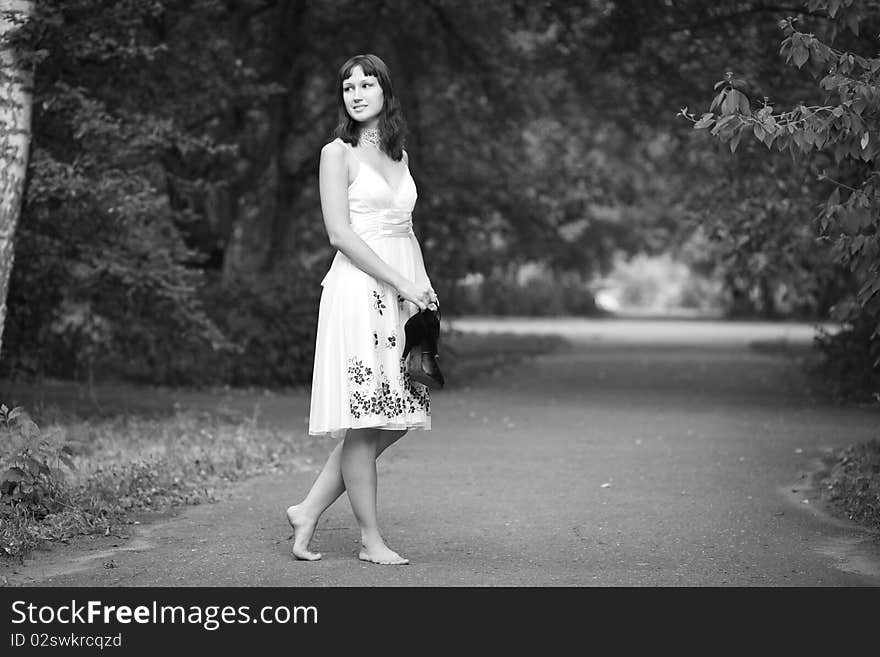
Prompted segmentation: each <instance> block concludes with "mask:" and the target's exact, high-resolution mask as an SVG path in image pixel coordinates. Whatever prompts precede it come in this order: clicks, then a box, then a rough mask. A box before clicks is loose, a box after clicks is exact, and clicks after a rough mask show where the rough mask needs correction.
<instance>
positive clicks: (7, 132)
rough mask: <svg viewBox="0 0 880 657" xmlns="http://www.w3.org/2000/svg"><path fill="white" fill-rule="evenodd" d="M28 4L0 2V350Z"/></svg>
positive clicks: (16, 195) (26, 111)
mask: <svg viewBox="0 0 880 657" xmlns="http://www.w3.org/2000/svg"><path fill="white" fill-rule="evenodd" d="M34 9H35V7H34V2H33V0H2V1H0V349H2V344H3V327H4V325H5V322H6V297H7V293H8V290H9V278H10V274H11V272H12V264H13V259H14V250H13V249H14V243H15V240H14V238H15V229H16V226H17V224H18V218H19V214H20V213H21V206H22V200H23V199H24V186H25V173H26V171H27V164H28V150H29V147H30V140H31V103H32V93H33V70H34V54H33V53H32V52H31V51H30V50H29V48H28V45H29V39H28V34H29V31H28V28H29V24H30V22H31V20H32V19H33V16H34Z"/></svg>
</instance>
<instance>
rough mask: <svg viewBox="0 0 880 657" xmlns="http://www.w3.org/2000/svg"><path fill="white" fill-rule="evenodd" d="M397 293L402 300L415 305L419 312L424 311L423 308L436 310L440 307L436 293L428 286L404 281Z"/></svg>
mask: <svg viewBox="0 0 880 657" xmlns="http://www.w3.org/2000/svg"><path fill="white" fill-rule="evenodd" d="M397 291H398V292H399V293H400V296H402V297H403V298H404V299H406V300H407V301H409V302H411V303H414V304H415V305H417V306H418V307H419V310H424V309H425V308H430V309H431V310H437V308H438V307H439V306H440V300H439V299H438V298H437V293H436V292H434V290H433V289H432V288H431V286H430V285H422V284H417V283H413V282H412V281H406V282H405V283H404V284H403V285H401V286H400V287H398V288H397Z"/></svg>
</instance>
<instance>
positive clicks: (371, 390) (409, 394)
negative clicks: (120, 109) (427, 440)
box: [348, 359, 431, 419]
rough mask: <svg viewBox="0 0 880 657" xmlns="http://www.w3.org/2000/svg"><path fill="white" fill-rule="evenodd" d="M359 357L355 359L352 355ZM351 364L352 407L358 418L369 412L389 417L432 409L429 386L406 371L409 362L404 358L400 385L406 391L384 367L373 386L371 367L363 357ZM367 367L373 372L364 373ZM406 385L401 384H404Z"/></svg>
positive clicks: (350, 406) (350, 407)
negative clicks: (395, 384)
mask: <svg viewBox="0 0 880 657" xmlns="http://www.w3.org/2000/svg"><path fill="white" fill-rule="evenodd" d="M352 360H355V359H352ZM355 362H356V363H357V364H356V365H350V366H349V368H348V372H349V381H351V382H353V383H354V384H355V386H351V387H350V388H349V391H350V392H349V409H350V411H351V414H352V416H354V417H356V418H361V417H364V416H365V415H381V416H384V417H385V418H387V419H391V418H395V417H399V416H401V415H412V414H415V413H419V412H421V411H424V412H425V413H426V414H428V415H430V413H431V400H430V395H429V393H428V387H427V386H425V385H422V384H421V383H414V382H413V381H411V380H410V377H409V374H408V373H407V372H406V364H405V362H404V361H403V359H401V360H400V372H399V375H398V377H397V383H398V389H401V390H402V391H403V394H401V393H400V392H398V391H397V389H393V388H392V387H391V383H390V381H389V380H388V377H387V376H386V375H385V372H384V371H380V372H379V375H378V376H377V377H375V383H374V385H372V386H370V385H369V383H370V379H371V374H372V372H371V370H370V368H368V367H366V368H365V367H364V366H363V363H362V362H360V361H355ZM364 370H366V371H367V372H369V373H370V374H368V375H366V376H365V375H364ZM401 383H402V384H403V385H400V384H401Z"/></svg>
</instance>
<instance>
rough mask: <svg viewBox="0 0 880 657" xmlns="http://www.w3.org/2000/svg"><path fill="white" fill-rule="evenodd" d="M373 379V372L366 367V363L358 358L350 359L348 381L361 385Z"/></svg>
mask: <svg viewBox="0 0 880 657" xmlns="http://www.w3.org/2000/svg"><path fill="white" fill-rule="evenodd" d="M372 378H373V370H372V369H370V368H369V367H367V366H366V365H364V362H363V361H362V360H360V359H358V358H349V359H348V380H349V381H354V382H355V383H356V384H358V385H361V384H364V383H367V382H369V381H370V379H372Z"/></svg>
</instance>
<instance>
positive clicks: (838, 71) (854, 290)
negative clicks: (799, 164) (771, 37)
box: [682, 0, 880, 390]
mask: <svg viewBox="0 0 880 657" xmlns="http://www.w3.org/2000/svg"><path fill="white" fill-rule="evenodd" d="M807 8H808V10H809V11H810V12H824V13H826V14H827V15H828V17H829V18H830V19H832V20H831V27H830V29H826V30H825V33H826V34H824V35H817V34H814V33H806V32H802V31H800V29H799V28H798V25H799V23H800V21H799V20H798V19H797V18H794V17H792V18H788V19H785V20H783V21H781V23H780V28H781V29H782V31H783V34H784V37H785V38H784V40H783V41H782V45H781V48H780V53H781V54H782V55H784V56H785V58H786V62H787V63H791V64H793V65H794V66H796V67H797V68H798V69H801V68H804V67H806V69H807V70H808V71H809V72H810V73H811V74H812V75H813V77H814V79H816V80H817V88H816V89H815V93H814V94H811V95H813V96H819V99H818V100H817V102H800V103H797V104H795V105H794V106H793V107H789V108H787V109H778V108H777V106H775V105H774V103H773V101H771V99H770V98H768V97H764V99H763V100H762V101H760V102H759V103H755V102H754V100H753V99H751V98H750V95H749V83H748V82H746V81H745V80H744V79H742V78H737V77H735V76H734V74H733V73H732V72H728V73H727V74H726V75H725V78H724V79H723V80H721V81H719V82H718V83H717V84H716V91H717V94H716V95H715V97H714V99H713V100H712V103H711V105H710V107H709V111H708V112H706V113H704V114H703V115H702V116H701V117H700V118H699V119H697V118H696V117H695V116H694V115H693V114H691V113H690V112H688V110H687V108H685V109H684V110H683V112H682V114H683V115H685V116H686V117H688V118H690V119H692V120H693V121H695V123H694V127H695V128H696V129H698V130H707V131H709V133H710V134H711V135H712V136H714V137H715V138H717V139H718V140H720V141H722V142H725V143H727V144H728V145H729V148H730V151H731V152H735V151H736V149H737V147H738V145H739V144H740V141H741V140H742V138H743V136H747V137H752V138H754V139H756V140H758V141H759V142H761V143H762V144H764V146H765V147H766V148H767V149H768V150H776V151H778V152H787V153H788V154H790V155H791V156H792V158H795V159H805V158H812V157H814V156H815V161H816V162H818V163H821V166H822V169H821V171H820V172H819V174H818V175H817V176H816V179H817V180H818V181H819V183H820V185H821V186H822V188H823V190H824V192H825V195H826V196H825V199H824V202H823V203H822V204H821V206H820V207H819V209H818V212H815V213H814V219H813V221H814V225H815V228H816V231H817V234H818V239H819V241H820V242H821V243H822V244H824V245H825V246H826V248H828V249H829V251H828V253H829V256H830V257H831V258H832V259H833V260H834V262H835V263H836V264H837V265H838V266H839V267H841V268H843V269H845V270H846V271H847V274H848V278H849V280H850V283H851V287H850V289H849V290H848V293H847V294H846V295H845V296H844V297H843V298H841V299H839V300H838V302H837V303H836V304H835V305H834V307H833V309H832V317H833V318H834V319H836V320H838V321H840V322H842V323H843V324H844V327H845V330H844V331H843V332H842V333H841V334H840V335H839V337H826V338H825V339H824V340H823V341H822V342H823V344H824V345H825V348H826V352H827V353H828V354H829V355H830V356H832V360H837V361H838V366H839V365H840V364H841V363H840V358H841V356H842V355H843V354H844V353H847V352H848V351H849V350H848V349H847V348H846V345H851V346H852V348H853V349H854V350H855V351H854V353H859V354H862V355H866V356H867V358H866V359H865V360H864V362H862V363H860V364H857V366H856V369H855V370H850V372H849V374H848V375H851V376H853V377H855V378H862V379H864V380H865V381H866V382H867V385H868V386H870V388H868V390H870V389H871V388H873V389H876V388H877V386H880V370H878V366H880V231H878V228H880V176H878V171H877V157H878V155H880V57H870V56H863V55H861V54H859V52H858V51H853V50H852V49H851V48H849V47H847V45H846V44H844V45H843V46H841V47H839V48H838V47H834V46H832V45H830V44H831V42H833V41H834V39H835V37H839V36H841V32H842V31H843V30H849V31H850V32H851V33H852V36H854V37H857V36H858V35H859V33H860V29H864V28H865V27H866V26H867V27H868V29H876V28H877V27H878V19H880V10H878V8H877V7H876V6H875V5H874V4H872V3H863V2H858V1H857V0H828V1H826V0H810V2H808V3H807ZM865 24H867V25H865ZM850 45H851V46H852V47H858V46H859V45H860V44H859V43H858V41H857V40H855V41H853V42H852V43H851V44H850ZM771 252H772V250H771ZM860 340H866V342H865V343H864V345H859V341H860ZM841 351H842V353H841ZM846 360H847V361H848V363H849V364H855V363H852V359H851V358H847V359H846Z"/></svg>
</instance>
